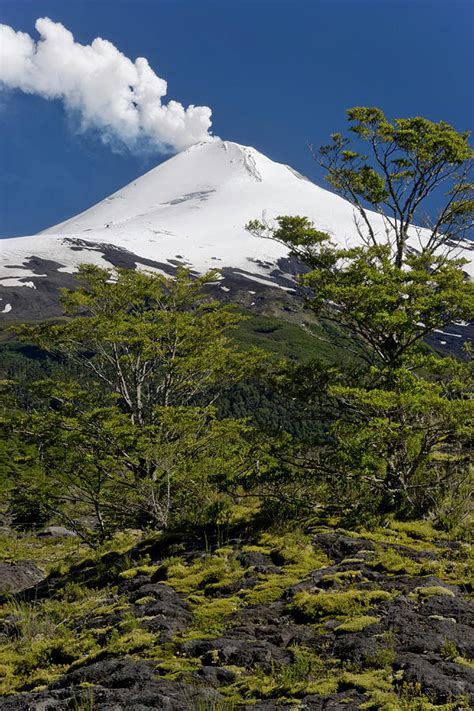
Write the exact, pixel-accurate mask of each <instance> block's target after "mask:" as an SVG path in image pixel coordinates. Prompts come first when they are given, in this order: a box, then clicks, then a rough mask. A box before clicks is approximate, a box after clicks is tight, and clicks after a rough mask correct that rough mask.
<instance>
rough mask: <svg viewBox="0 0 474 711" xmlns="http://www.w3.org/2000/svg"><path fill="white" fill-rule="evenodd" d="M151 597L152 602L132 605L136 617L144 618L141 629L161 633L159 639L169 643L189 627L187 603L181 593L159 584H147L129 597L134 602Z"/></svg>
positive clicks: (189, 611) (190, 617)
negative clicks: (173, 637) (174, 635)
mask: <svg viewBox="0 0 474 711" xmlns="http://www.w3.org/2000/svg"><path fill="white" fill-rule="evenodd" d="M145 597H150V598H151V597H153V600H150V601H149V602H147V603H145V604H143V605H134V608H133V612H134V614H135V615H136V617H138V618H140V617H146V618H148V619H146V620H143V622H142V627H143V628H144V629H146V630H148V631H149V632H161V639H162V640H163V641H169V639H170V638H171V637H172V635H173V634H175V633H176V632H179V631H180V630H184V629H186V627H189V625H190V624H191V620H192V613H191V610H190V607H189V604H188V602H187V601H186V600H185V598H184V597H183V595H181V593H179V592H176V590H173V588H171V587H169V586H167V585H162V584H161V583H148V584H146V585H142V586H141V587H139V588H138V589H137V590H135V591H134V592H133V594H132V596H131V598H132V600H133V601H134V602H136V601H137V600H140V598H145Z"/></svg>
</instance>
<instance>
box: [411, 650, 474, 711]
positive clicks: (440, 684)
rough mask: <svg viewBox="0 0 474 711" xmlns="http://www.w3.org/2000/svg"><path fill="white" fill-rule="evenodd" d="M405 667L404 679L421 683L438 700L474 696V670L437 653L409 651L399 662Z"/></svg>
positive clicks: (443, 700)
mask: <svg viewBox="0 0 474 711" xmlns="http://www.w3.org/2000/svg"><path fill="white" fill-rule="evenodd" d="M397 666H398V667H399V668H400V669H403V672H404V676H403V680H404V681H407V682H415V683H418V684H421V685H422V687H423V691H424V693H425V694H427V695H428V696H429V697H431V698H432V699H434V700H436V701H442V702H447V701H449V700H451V698H452V697H453V696H462V695H465V694H466V695H468V696H470V697H471V698H473V697H474V671H473V670H472V669H470V668H469V667H467V666H465V665H463V664H455V663H454V662H448V661H446V660H443V659H440V658H439V657H437V656H435V655H431V654H428V655H421V654H413V653H407V654H404V655H403V659H402V660H401V661H400V662H399V663H397Z"/></svg>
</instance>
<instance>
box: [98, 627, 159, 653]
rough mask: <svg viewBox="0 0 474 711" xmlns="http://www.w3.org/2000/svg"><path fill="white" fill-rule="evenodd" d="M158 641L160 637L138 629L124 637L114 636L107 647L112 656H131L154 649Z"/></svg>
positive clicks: (123, 635)
mask: <svg viewBox="0 0 474 711" xmlns="http://www.w3.org/2000/svg"><path fill="white" fill-rule="evenodd" d="M158 640H159V635H155V634H152V633H151V632H147V631H146V630H143V629H140V628H137V629H133V630H131V631H130V632H126V633H125V634H122V635H118V636H115V635H114V636H113V637H112V638H111V640H110V642H109V644H108V645H107V651H108V652H109V653H111V654H131V653H132V652H138V651H140V650H143V649H149V648H150V647H153V646H154V645H156V644H157V643H158Z"/></svg>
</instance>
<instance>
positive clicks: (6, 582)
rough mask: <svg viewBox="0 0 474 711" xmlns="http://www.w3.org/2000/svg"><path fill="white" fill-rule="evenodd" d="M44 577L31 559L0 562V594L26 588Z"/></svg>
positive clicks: (16, 591)
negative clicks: (16, 561)
mask: <svg viewBox="0 0 474 711" xmlns="http://www.w3.org/2000/svg"><path fill="white" fill-rule="evenodd" d="M45 578H46V576H45V574H44V573H43V571H42V570H40V569H39V568H38V567H37V566H36V565H35V564H34V563H33V562H32V561H29V560H20V561H18V563H0V595H2V594H8V593H18V592H21V591H22V590H27V589H28V588H31V587H33V586H34V585H37V584H38V583H39V582H41V581H42V580H44V579H45Z"/></svg>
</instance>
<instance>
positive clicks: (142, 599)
mask: <svg viewBox="0 0 474 711" xmlns="http://www.w3.org/2000/svg"><path fill="white" fill-rule="evenodd" d="M150 602H155V597H154V596H153V595H145V596H144V597H140V598H138V600H135V605H148V604H149V603H150Z"/></svg>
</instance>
